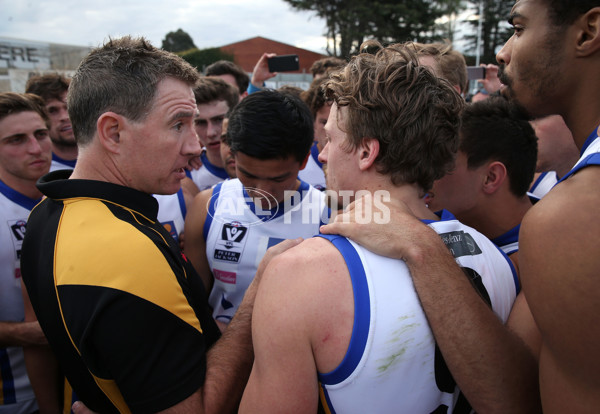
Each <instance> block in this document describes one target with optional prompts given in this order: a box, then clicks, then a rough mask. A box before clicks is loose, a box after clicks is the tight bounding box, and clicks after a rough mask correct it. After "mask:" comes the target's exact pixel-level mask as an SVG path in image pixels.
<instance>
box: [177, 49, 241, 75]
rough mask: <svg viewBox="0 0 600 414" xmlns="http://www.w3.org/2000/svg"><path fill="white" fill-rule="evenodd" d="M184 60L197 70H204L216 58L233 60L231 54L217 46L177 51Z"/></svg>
mask: <svg viewBox="0 0 600 414" xmlns="http://www.w3.org/2000/svg"><path fill="white" fill-rule="evenodd" d="M177 54H178V55H179V56H181V57H182V58H183V59H184V60H185V61H186V62H188V63H189V64H190V65H192V66H194V67H195V68H196V69H198V71H199V72H204V69H205V68H206V67H207V66H208V65H210V64H211V63H214V62H216V61H217V60H229V61H231V62H233V55H230V54H229V53H225V52H223V51H221V49H219V48H218V47H211V48H207V49H190V50H186V51H184V52H179V53H177Z"/></svg>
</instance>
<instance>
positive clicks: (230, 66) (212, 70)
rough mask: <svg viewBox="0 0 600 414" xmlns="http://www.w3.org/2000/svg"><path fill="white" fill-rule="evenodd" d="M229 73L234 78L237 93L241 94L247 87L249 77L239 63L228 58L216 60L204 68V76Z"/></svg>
mask: <svg viewBox="0 0 600 414" xmlns="http://www.w3.org/2000/svg"><path fill="white" fill-rule="evenodd" d="M219 75H231V76H233V77H234V79H235V83H236V84H237V87H238V89H239V90H240V91H239V94H240V95H241V94H243V93H244V92H246V90H247V89H248V85H249V84H250V77H249V76H248V74H247V73H246V72H245V71H244V69H242V68H241V67H240V66H239V65H237V64H235V63H234V62H231V61H229V60H218V61H216V62H215V63H212V64H210V65H208V67H207V68H206V76H219Z"/></svg>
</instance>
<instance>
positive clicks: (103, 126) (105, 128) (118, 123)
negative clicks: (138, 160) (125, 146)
mask: <svg viewBox="0 0 600 414" xmlns="http://www.w3.org/2000/svg"><path fill="white" fill-rule="evenodd" d="M125 123H126V121H125V118H123V116H121V115H118V114H115V113H114V112H105V113H103V114H102V115H100V117H99V118H98V122H97V123H96V128H97V133H98V139H99V141H100V143H101V144H102V146H103V147H104V148H105V149H106V150H108V151H109V152H112V153H118V152H119V144H120V143H121V133H122V132H123V128H124V127H125Z"/></svg>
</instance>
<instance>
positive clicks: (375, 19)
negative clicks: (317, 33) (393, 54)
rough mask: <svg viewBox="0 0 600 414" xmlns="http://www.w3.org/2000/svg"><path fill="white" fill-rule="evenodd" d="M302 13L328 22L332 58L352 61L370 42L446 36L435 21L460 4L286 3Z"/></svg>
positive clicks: (382, 0) (437, 0) (436, 0)
mask: <svg viewBox="0 0 600 414" xmlns="http://www.w3.org/2000/svg"><path fill="white" fill-rule="evenodd" d="M285 1H286V2H287V3H288V4H290V5H291V6H292V7H293V8H295V9H298V10H309V11H314V12H315V13H316V14H317V15H318V16H319V17H321V18H323V19H324V20H325V25H326V33H324V34H325V36H327V38H328V46H327V51H328V52H329V54H332V55H336V56H341V57H348V56H350V55H352V54H354V53H356V52H357V51H358V47H359V46H360V44H361V43H362V42H363V41H364V40H366V39H377V40H379V41H380V42H382V43H384V44H389V43H397V42H405V41H407V40H416V41H419V42H428V41H434V40H440V39H442V38H443V37H448V36H444V35H443V33H442V32H440V30H439V27H438V26H437V25H436V23H435V21H436V19H438V18H439V17H441V16H442V15H444V14H447V13H450V12H454V13H458V12H459V11H460V10H461V8H462V2H461V1H460V0H400V1H399V0H375V1H373V0H285Z"/></svg>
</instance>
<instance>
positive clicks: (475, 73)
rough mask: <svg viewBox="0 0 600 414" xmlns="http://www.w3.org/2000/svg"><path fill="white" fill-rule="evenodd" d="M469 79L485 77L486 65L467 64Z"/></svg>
mask: <svg viewBox="0 0 600 414" xmlns="http://www.w3.org/2000/svg"><path fill="white" fill-rule="evenodd" d="M467 77H468V78H469V80H474V79H485V66H467Z"/></svg>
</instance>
